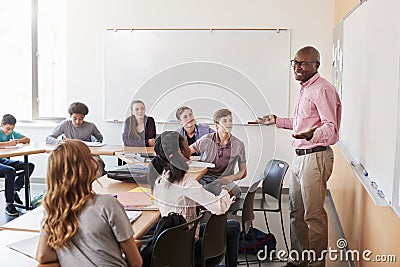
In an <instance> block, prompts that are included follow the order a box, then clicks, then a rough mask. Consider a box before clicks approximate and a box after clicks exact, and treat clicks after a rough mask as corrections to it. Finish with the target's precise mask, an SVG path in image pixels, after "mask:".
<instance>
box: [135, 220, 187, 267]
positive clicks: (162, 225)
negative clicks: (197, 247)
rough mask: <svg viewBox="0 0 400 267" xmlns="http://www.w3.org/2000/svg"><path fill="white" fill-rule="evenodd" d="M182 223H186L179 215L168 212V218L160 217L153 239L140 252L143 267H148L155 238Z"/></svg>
mask: <svg viewBox="0 0 400 267" xmlns="http://www.w3.org/2000/svg"><path fill="white" fill-rule="evenodd" d="M184 223H186V220H185V218H184V217H183V216H182V215H181V214H179V213H175V212H170V213H169V214H168V216H164V217H161V219H160V220H159V221H158V224H157V227H156V229H155V230H154V234H153V238H152V239H151V240H150V241H149V243H148V245H147V246H146V247H145V248H144V249H142V250H141V251H140V255H141V256H142V259H143V265H142V266H143V267H150V264H151V256H152V254H153V249H154V246H155V245H156V241H157V237H158V236H159V235H160V234H161V233H162V232H164V231H165V230H167V229H169V228H172V227H175V226H178V225H181V224H184Z"/></svg>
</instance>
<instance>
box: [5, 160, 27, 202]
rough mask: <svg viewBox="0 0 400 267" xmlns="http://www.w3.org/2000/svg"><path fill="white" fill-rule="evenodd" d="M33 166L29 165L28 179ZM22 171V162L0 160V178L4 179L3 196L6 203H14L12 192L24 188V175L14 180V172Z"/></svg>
mask: <svg viewBox="0 0 400 267" xmlns="http://www.w3.org/2000/svg"><path fill="white" fill-rule="evenodd" d="M34 168H35V165H33V163H29V177H30V176H31V174H32V172H33V170H34ZM23 169H24V162H23V161H19V160H11V159H5V158H1V159H0V176H1V177H4V178H5V196H6V202H7V203H14V191H19V190H21V188H22V187H23V186H24V174H21V175H19V176H18V177H17V179H15V176H16V171H18V170H23Z"/></svg>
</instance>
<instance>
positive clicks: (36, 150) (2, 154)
mask: <svg viewBox="0 0 400 267" xmlns="http://www.w3.org/2000/svg"><path fill="white" fill-rule="evenodd" d="M44 152H46V150H45V149H44V147H43V145H42V144H40V143H30V144H24V145H23V146H22V147H18V148H1V149H0V158H8V157H17V156H25V155H33V154H40V153H44Z"/></svg>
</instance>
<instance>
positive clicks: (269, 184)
mask: <svg viewBox="0 0 400 267" xmlns="http://www.w3.org/2000/svg"><path fill="white" fill-rule="evenodd" d="M288 168H289V164H287V163H286V162H284V161H282V160H277V159H273V160H270V161H268V163H267V165H266V166H265V170H264V180H263V184H262V198H261V199H255V200H254V211H262V212H263V213H264V219H265V224H266V225H267V229H268V233H270V229H269V225H268V219H267V214H266V213H267V212H279V213H280V216H281V228H282V234H283V239H284V241H285V246H286V249H287V251H289V247H288V244H287V241H286V234H285V228H284V225H283V216H282V186H283V179H284V178H285V174H286V172H287V170H288ZM267 196H270V197H269V199H271V197H272V199H275V200H277V202H278V205H277V206H276V207H271V206H270V205H269V203H268V201H267Z"/></svg>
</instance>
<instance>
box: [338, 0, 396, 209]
mask: <svg viewBox="0 0 400 267" xmlns="http://www.w3.org/2000/svg"><path fill="white" fill-rule="evenodd" d="M399 9H400V1H398V0H388V1H384V2H382V1H379V0H368V1H367V2H364V3H363V4H362V5H361V6H359V7H358V8H357V9H356V10H355V11H354V13H352V14H351V15H350V16H349V17H348V18H347V19H346V20H345V21H344V34H343V81H342V82H343V87H342V104H343V115H342V126H341V140H342V141H343V142H344V144H345V145H346V147H347V148H348V149H349V152H350V153H351V155H352V157H353V158H354V159H355V161H356V163H361V164H362V165H363V166H364V169H365V170H366V171H367V172H368V178H369V179H370V181H371V182H375V183H376V186H377V188H375V189H376V191H377V190H380V191H382V192H383V195H384V198H385V200H386V201H387V203H389V204H392V200H393V184H394V181H395V167H396V164H399V163H396V162H399V161H400V158H399V159H397V160H396V147H397V146H399V145H400V144H399V143H397V141H396V137H397V133H398V131H399V130H400V129H398V126H397V121H398V107H399V103H398V101H399V100H398V99H399V97H398V90H399V87H398V84H399V55H400V50H399V48H400V19H399V16H398V14H396V13H397V12H398V10H399Z"/></svg>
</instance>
